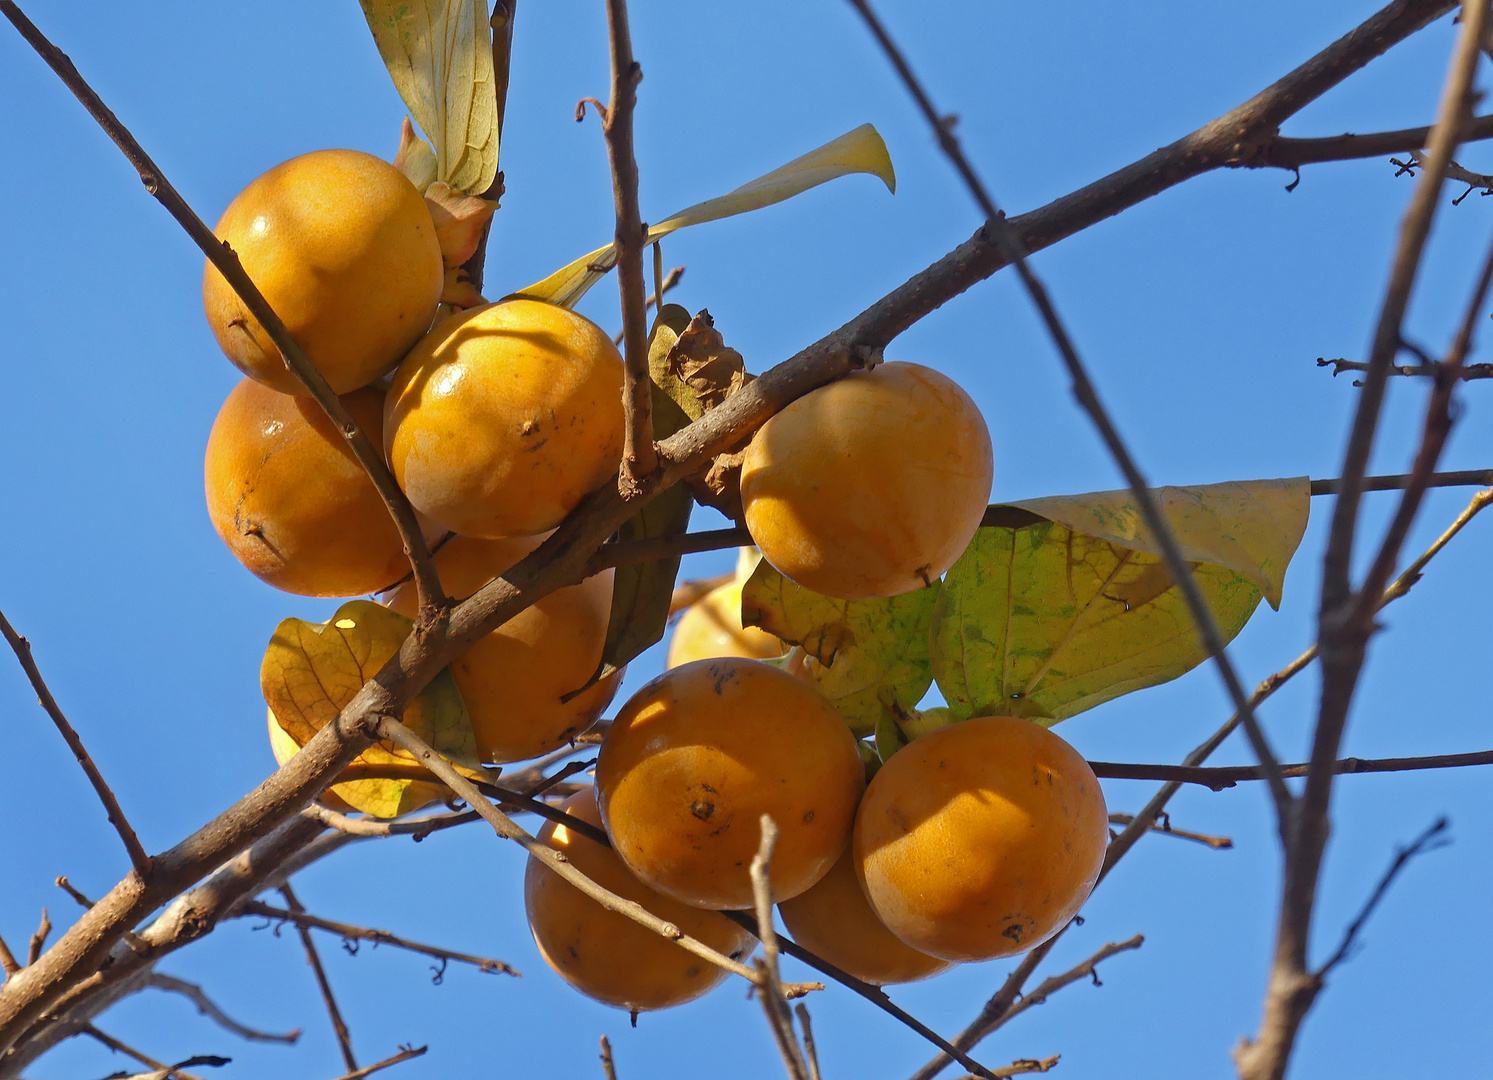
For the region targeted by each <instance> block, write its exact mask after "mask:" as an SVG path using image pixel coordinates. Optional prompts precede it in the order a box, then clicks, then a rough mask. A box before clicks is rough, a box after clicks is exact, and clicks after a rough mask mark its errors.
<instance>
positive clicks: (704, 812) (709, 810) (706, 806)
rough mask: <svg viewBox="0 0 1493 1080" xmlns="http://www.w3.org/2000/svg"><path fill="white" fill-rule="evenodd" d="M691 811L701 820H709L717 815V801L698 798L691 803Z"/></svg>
mask: <svg viewBox="0 0 1493 1080" xmlns="http://www.w3.org/2000/svg"><path fill="white" fill-rule="evenodd" d="M689 812H690V813H691V814H694V815H695V817H697V818H699V819H700V820H701V821H709V820H710V819H711V818H712V817H713V816H714V815H715V803H712V802H706V801H705V800H703V799H696V800H695V801H694V802H692V803H690V804H689Z"/></svg>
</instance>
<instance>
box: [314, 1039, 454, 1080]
mask: <svg viewBox="0 0 1493 1080" xmlns="http://www.w3.org/2000/svg"><path fill="white" fill-rule="evenodd" d="M429 1049H430V1047H428V1046H401V1047H400V1048H399V1053H397V1054H395V1055H393V1056H392V1057H386V1058H384V1060H383V1061H375V1062H374V1063H373V1064H372V1065H364V1066H363V1067H362V1068H361V1069H354V1070H353V1071H352V1072H350V1073H343V1074H342V1075H341V1076H338V1077H335V1078H334V1080H363V1077H365V1076H372V1075H373V1074H374V1073H376V1072H380V1071H382V1070H383V1069H387V1068H388V1067H389V1066H390V1065H398V1064H399V1063H400V1062H401V1061H408V1060H410V1058H417V1057H420V1056H421V1055H422V1054H424V1053H425V1051H427V1050H429Z"/></svg>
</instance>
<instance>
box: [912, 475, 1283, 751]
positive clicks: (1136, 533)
mask: <svg viewBox="0 0 1493 1080" xmlns="http://www.w3.org/2000/svg"><path fill="white" fill-rule="evenodd" d="M1157 496H1158V498H1159V500H1160V502H1161V506H1162V511H1163V513H1164V514H1165V515H1166V518H1167V521H1168V522H1169V524H1170V525H1171V527H1172V529H1173V530H1174V532H1175V533H1176V535H1177V539H1178V542H1179V543H1180V545H1181V547H1182V550H1183V553H1184V555H1185V556H1186V557H1187V558H1188V559H1189V561H1191V563H1192V567H1193V571H1194V574H1195V575H1196V577H1197V581H1198V585H1199V586H1200V588H1201V589H1202V592H1203V596H1204V598H1205V599H1206V601H1207V603H1208V606H1209V608H1210V609H1211V610H1212V612H1213V615H1214V618H1215V620H1216V621H1217V623H1218V626H1219V630H1220V631H1221V632H1222V634H1223V636H1224V640H1225V641H1229V640H1232V638H1233V637H1234V635H1236V634H1237V633H1238V632H1239V631H1240V630H1241V629H1242V628H1243V627H1244V624H1245V623H1246V622H1247V621H1248V620H1249V617H1250V616H1251V615H1252V614H1253V613H1254V610H1255V608H1256V607H1258V606H1259V603H1260V600H1261V598H1262V597H1268V598H1269V599H1270V601H1271V603H1272V606H1274V605H1276V604H1278V603H1279V602H1280V590H1281V583H1282V581H1283V579H1284V577H1285V572H1286V567H1287V566H1288V565H1289V563H1290V560H1291V556H1292V554H1293V553H1294V552H1295V550H1296V547H1297V545H1298V544H1300V542H1301V537H1302V534H1303V533H1304V532H1305V529H1306V520H1307V515H1308V512H1309V504H1310V501H1311V490H1310V484H1309V483H1308V481H1307V479H1306V478H1305V477H1300V478H1296V479H1291V480H1260V481H1250V482H1243V483H1228V484H1211V485H1207V486H1203V487H1189V488H1158V489H1157ZM992 518H995V519H996V520H997V522H999V523H998V524H994V525H987V526H986V527H983V528H981V529H980V530H979V531H978V533H976V535H975V539H974V542H973V543H972V544H971V545H970V547H969V549H968V550H967V551H966V552H965V553H964V555H963V556H961V557H960V559H959V561H958V562H957V563H955V564H954V566H953V568H952V569H950V570H949V572H948V574H947V576H946V577H945V579H944V587H943V592H942V594H941V595H940V596H939V598H938V602H937V604H936V605H935V609H934V613H933V627H932V636H933V674H934V677H935V678H936V679H937V681H938V686H939V689H940V690H941V691H942V692H943V695H944V698H945V700H946V701H948V703H949V705H950V706H951V707H952V708H953V709H954V711H955V713H956V714H957V715H959V716H961V717H968V716H975V715H985V716H989V715H996V716H1024V717H1028V718H1030V719H1034V720H1038V721H1041V722H1043V723H1047V724H1054V723H1057V722H1058V721H1059V720H1065V719H1067V718H1068V717H1070V716H1073V715H1075V714H1077V713H1080V712H1083V711H1084V710H1085V709H1091V708H1093V707H1094V706H1095V705H1098V704H1100V703H1102V702H1105V701H1108V700H1110V699H1111V698H1115V697H1119V696H1120V695H1121V694H1126V693H1129V692H1130V691H1132V690H1139V689H1141V688H1143V687H1147V686H1155V685H1156V684H1158V683H1162V682H1166V681H1168V680H1170V679H1175V678H1176V677H1177V676H1179V675H1181V674H1183V673H1184V672H1186V671H1189V670H1191V669H1192V668H1194V667H1196V666H1197V665H1198V664H1200V663H1202V662H1203V661H1204V660H1205V659H1207V654H1206V653H1205V652H1204V651H1203V647H1202V645H1201V644H1200V643H1199V641H1198V637H1197V633H1196V631H1195V629H1194V627H1193V624H1192V619H1191V617H1190V615H1189V614H1188V611H1187V607H1186V603H1185V601H1184V600H1183V598H1182V596H1181V593H1180V592H1179V591H1178V590H1177V589H1176V588H1175V587H1174V585H1173V583H1172V581H1171V578H1170V577H1169V575H1168V574H1167V571H1166V568H1165V566H1163V565H1162V561H1161V558H1160V555H1159V549H1158V547H1157V545H1156V542H1155V540H1154V538H1153V537H1152V536H1151V535H1150V534H1149V532H1148V531H1147V530H1146V529H1145V527H1144V526H1143V525H1142V524H1141V523H1140V518H1139V511H1138V510H1137V508H1136V507H1135V506H1134V504H1133V499H1132V498H1131V496H1130V493H1129V492H1126V491H1107V492H1098V493H1095V494H1091V495H1078V496H1072V497H1057V498H1047V499H1030V500H1027V501H1024V502H1020V503H1013V504H1010V505H1009V506H1007V507H999V508H996V509H995V510H994V511H993V512H991V513H987V516H986V521H987V522H990V521H991V520H992ZM1002 518H1003V519H1004V520H1003V521H1002V520H1000V519H1002Z"/></svg>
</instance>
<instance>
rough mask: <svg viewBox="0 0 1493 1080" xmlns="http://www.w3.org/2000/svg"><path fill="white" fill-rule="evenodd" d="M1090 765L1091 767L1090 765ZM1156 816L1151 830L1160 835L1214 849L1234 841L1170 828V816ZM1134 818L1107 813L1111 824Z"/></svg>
mask: <svg viewBox="0 0 1493 1080" xmlns="http://www.w3.org/2000/svg"><path fill="white" fill-rule="evenodd" d="M1090 767H1091V768H1092V765H1091V766H1090ZM1122 767H1123V766H1122ZM1142 767H1143V766H1142ZM1157 816H1158V817H1159V818H1160V819H1161V820H1160V821H1153V822H1152V823H1151V831H1152V832H1157V833H1161V835H1163V836H1175V837H1176V838H1177V839H1178V840H1191V841H1192V842H1193V843H1196V844H1202V845H1203V846H1204V847H1210V848H1212V849H1213V850H1214V851H1223V850H1225V849H1227V848H1231V847H1233V846H1234V841H1232V840H1230V839H1229V838H1228V837H1227V836H1208V835H1207V834H1205V833H1199V832H1189V831H1187V830H1186V829H1174V828H1172V822H1171V818H1170V817H1168V816H1167V814H1166V813H1165V811H1163V812H1162V813H1161V814H1159V815H1157ZM1134 820H1135V815H1134V814H1118V813H1117V814H1110V815H1109V823H1110V824H1111V825H1129V824H1130V823H1131V822H1132V821H1134Z"/></svg>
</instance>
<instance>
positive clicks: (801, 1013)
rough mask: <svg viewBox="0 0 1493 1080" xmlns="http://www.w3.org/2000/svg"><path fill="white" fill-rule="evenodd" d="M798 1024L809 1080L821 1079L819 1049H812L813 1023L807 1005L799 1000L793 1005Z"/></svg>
mask: <svg viewBox="0 0 1493 1080" xmlns="http://www.w3.org/2000/svg"><path fill="white" fill-rule="evenodd" d="M793 1013H794V1015H795V1016H797V1017H798V1026H799V1027H801V1028H802V1029H803V1033H804V1057H806V1058H807V1059H808V1061H809V1080H823V1078H822V1077H821V1076H820V1074H819V1051H817V1050H815V1049H814V1025H813V1024H812V1023H811V1022H810V1021H809V1007H808V1006H807V1005H805V1004H804V1003H803V1002H802V1001H800V1002H799V1003H798V1004H797V1005H795V1006H794V1007H793Z"/></svg>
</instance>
